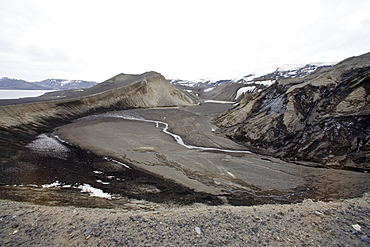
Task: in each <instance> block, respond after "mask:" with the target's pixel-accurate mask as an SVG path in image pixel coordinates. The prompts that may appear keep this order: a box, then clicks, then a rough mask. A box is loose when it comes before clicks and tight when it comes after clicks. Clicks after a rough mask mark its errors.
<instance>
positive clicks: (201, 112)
mask: <svg viewBox="0 0 370 247" xmlns="http://www.w3.org/2000/svg"><path fill="white" fill-rule="evenodd" d="M202 107H203V108H197V107H196V106H195V107H188V108H166V109H163V108H162V109H140V110H128V111H121V112H114V113H110V114H109V115H104V117H100V118H99V117H94V118H87V119H82V120H80V121H77V122H75V123H72V124H68V125H65V126H62V128H60V129H59V131H58V135H60V136H61V137H62V138H63V139H65V140H67V141H68V142H71V143H73V144H75V145H78V146H79V147H81V148H82V149H85V150H90V151H92V152H94V153H96V154H99V155H103V156H109V157H113V158H114V159H117V160H119V161H122V162H124V163H127V164H129V165H131V166H133V167H136V168H137V169H140V170H142V171H145V172H148V173H150V174H154V175H155V176H159V177H162V178H164V179H170V180H172V181H174V182H176V183H178V184H181V185H183V186H185V187H188V188H191V189H193V190H195V191H198V192H205V193H209V194H212V195H216V196H220V197H222V196H224V195H229V194H233V191H239V192H240V191H241V192H242V193H240V197H243V196H247V197H250V195H251V194H256V195H259V196H261V195H263V196H269V197H270V198H279V199H277V200H280V199H282V200H286V201H300V200H303V199H304V198H307V197H310V198H315V199H327V200H330V199H336V198H348V197H355V196H361V195H362V194H363V193H364V192H367V191H370V179H369V178H370V174H368V173H359V172H351V171H343V170H333V169H322V168H312V167H306V166H301V165H297V164H294V163H289V162H284V161H281V160H279V159H275V158H272V157H266V156H261V155H257V154H253V153H252V154H248V153H244V154H243V153H242V154H240V153H238V154H233V153H224V152H204V151H198V150H192V149H187V148H185V147H183V146H181V145H178V144H177V143H176V142H175V141H174V139H173V137H172V136H169V135H166V134H165V133H163V132H162V128H161V126H156V124H154V123H147V122H139V121H131V120H126V119H122V118H121V117H122V116H135V117H142V118H145V119H153V120H160V121H166V122H167V123H168V124H169V126H170V131H172V132H173V133H176V134H179V135H180V136H182V137H183V138H184V140H185V141H186V142H187V143H189V144H191V145H196V146H203V147H204V146H206V147H217V148H222V149H233V150H243V149H245V147H243V146H240V145H238V144H236V143H234V142H232V141H231V140H229V139H227V138H224V137H223V136H219V135H216V134H215V132H214V130H215V128H216V127H215V126H213V125H212V124H211V123H210V122H211V118H212V116H214V114H215V113H209V111H207V110H208V109H214V108H215V107H214V106H209V108H208V109H207V108H206V106H202ZM205 109H207V110H205ZM243 192H245V194H244V195H243ZM259 198H261V197H259Z"/></svg>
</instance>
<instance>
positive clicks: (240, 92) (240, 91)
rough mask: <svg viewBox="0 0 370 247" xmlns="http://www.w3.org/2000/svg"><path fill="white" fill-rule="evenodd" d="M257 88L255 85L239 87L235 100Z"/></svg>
mask: <svg viewBox="0 0 370 247" xmlns="http://www.w3.org/2000/svg"><path fill="white" fill-rule="evenodd" d="M255 88H256V87H255V86H250V87H242V88H239V90H238V91H237V92H236V96H235V99H234V100H237V99H238V98H239V97H240V96H242V95H243V94H245V93H246V92H253V90H254V89H255Z"/></svg>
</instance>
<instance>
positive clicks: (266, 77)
mask: <svg viewBox="0 0 370 247" xmlns="http://www.w3.org/2000/svg"><path fill="white" fill-rule="evenodd" d="M334 64H335V63H309V64H281V65H276V66H272V67H269V68H265V69H261V70H256V71H254V72H251V73H245V74H244V75H245V76H241V77H232V76H230V77H224V78H206V79H197V80H181V79H172V80H169V81H170V82H171V83H173V84H177V85H181V86H187V87H215V86H218V85H220V84H223V83H230V82H231V83H243V84H246V83H247V84H250V83H254V84H261V85H264V86H270V85H272V84H273V83H275V81H276V80H278V79H285V78H295V77H303V76H306V75H308V74H310V73H312V72H315V71H316V70H317V69H320V68H323V67H331V66H333V65H334Z"/></svg>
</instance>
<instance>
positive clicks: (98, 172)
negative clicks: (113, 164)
mask: <svg viewBox="0 0 370 247" xmlns="http://www.w3.org/2000/svg"><path fill="white" fill-rule="evenodd" d="M93 172H94V173H95V174H103V173H104V172H102V171H93Z"/></svg>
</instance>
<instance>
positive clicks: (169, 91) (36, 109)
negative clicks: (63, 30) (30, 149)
mask: <svg viewBox="0 0 370 247" xmlns="http://www.w3.org/2000/svg"><path fill="white" fill-rule="evenodd" d="M53 95H54V96H55V97H52V98H48V100H47V101H42V100H41V101H38V100H37V98H35V101H36V102H32V103H26V104H18V103H19V102H18V101H15V103H17V104H13V105H3V106H0V141H1V142H0V148H1V149H0V153H4V155H5V154H6V153H7V149H8V148H11V147H12V146H13V145H15V146H19V145H22V143H24V142H25V138H26V137H28V138H32V137H33V136H34V135H35V134H37V133H38V132H39V131H41V130H45V129H51V128H55V127H57V126H59V125H60V124H63V123H66V122H68V121H70V120H72V119H75V118H77V117H80V116H83V115H86V114H92V113H95V112H102V111H106V110H118V109H129V108H140V107H159V106H179V105H190V104H193V101H192V99H190V98H189V97H188V96H187V95H186V94H184V93H183V91H181V90H180V89H178V88H177V87H175V86H173V85H172V84H171V83H169V82H167V80H166V79H165V78H164V77H163V76H162V75H161V74H159V73H157V72H146V73H144V74H141V75H127V74H119V75H117V76H115V77H113V78H111V79H109V80H107V81H105V82H102V83H100V84H98V85H96V86H94V87H92V88H89V89H86V90H83V91H78V92H73V93H72V94H63V95H64V97H65V98H64V99H62V100H58V98H57V96H58V95H55V94H53ZM4 150H5V151H4Z"/></svg>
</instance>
